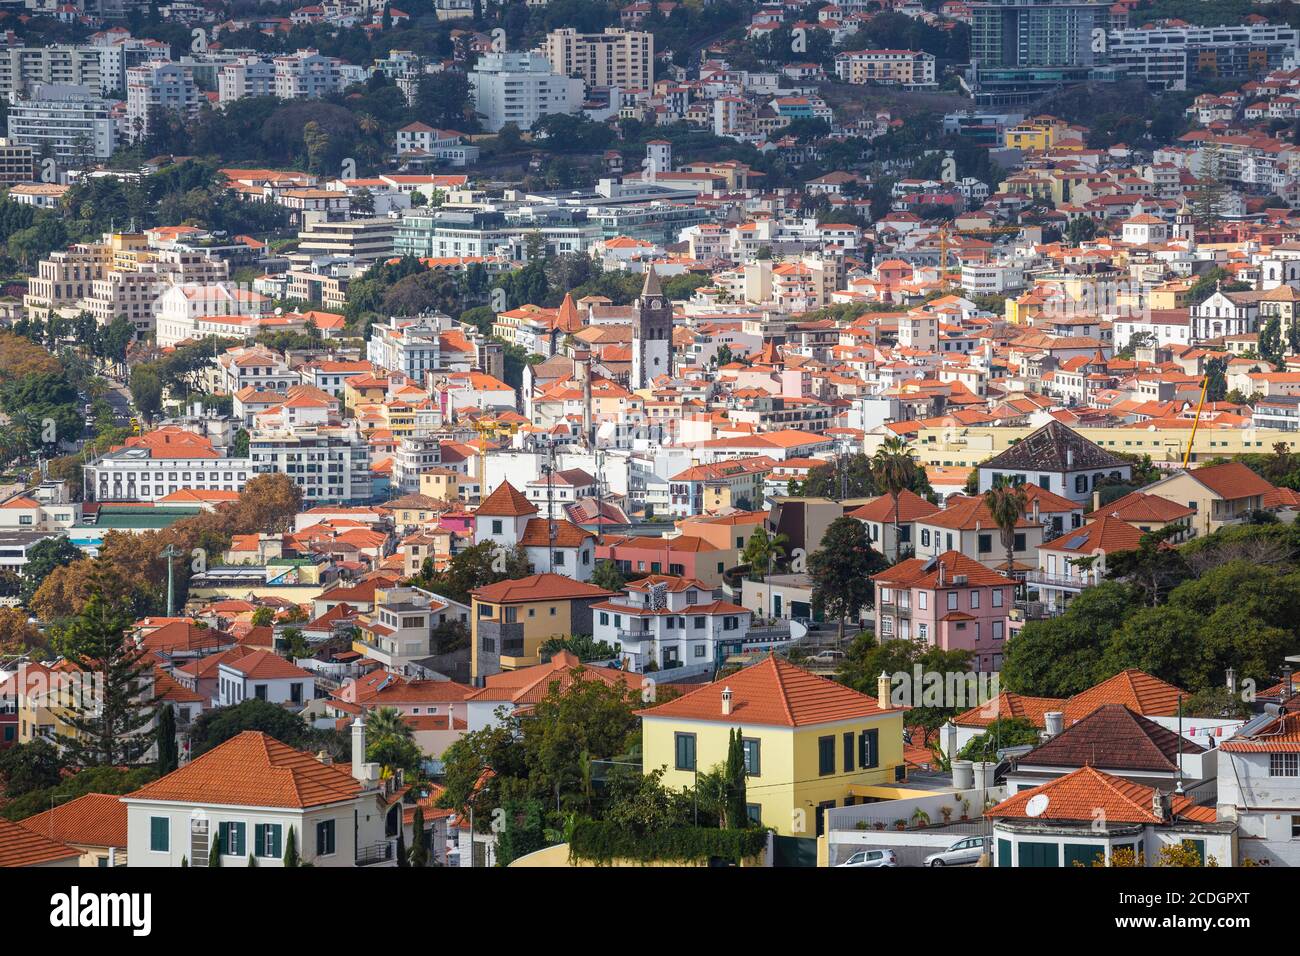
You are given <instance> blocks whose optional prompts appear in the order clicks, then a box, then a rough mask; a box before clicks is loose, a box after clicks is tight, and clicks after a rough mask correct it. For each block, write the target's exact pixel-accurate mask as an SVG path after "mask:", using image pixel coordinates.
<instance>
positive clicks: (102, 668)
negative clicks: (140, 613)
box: [58, 594, 156, 766]
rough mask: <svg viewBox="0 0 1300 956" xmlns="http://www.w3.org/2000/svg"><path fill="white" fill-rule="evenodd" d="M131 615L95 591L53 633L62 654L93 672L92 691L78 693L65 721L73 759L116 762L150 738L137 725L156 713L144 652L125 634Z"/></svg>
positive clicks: (130, 757)
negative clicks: (147, 677)
mask: <svg viewBox="0 0 1300 956" xmlns="http://www.w3.org/2000/svg"><path fill="white" fill-rule="evenodd" d="M131 620H132V618H131V616H130V615H129V614H126V613H124V612H123V611H121V610H120V609H118V608H116V607H114V606H113V605H110V604H109V603H108V601H106V600H105V599H104V598H103V597H102V596H101V595H99V594H94V595H92V596H91V598H90V600H89V601H87V602H86V606H85V608H84V609H83V610H82V612H81V613H80V614H79V615H77V617H75V618H74V619H73V620H72V621H71V623H69V624H68V625H67V627H65V628H63V629H62V630H61V631H60V633H59V635H58V643H59V645H60V647H61V648H62V649H63V652H64V656H65V657H66V658H67V659H68V661H70V662H71V663H72V664H75V665H76V666H77V668H78V669H79V670H80V671H81V673H82V674H84V675H93V677H94V684H95V685H96V686H95V687H94V692H93V693H81V694H78V695H77V696H78V698H79V699H78V700H77V702H76V704H75V706H74V708H73V709H72V711H71V712H70V713H69V714H68V716H66V717H65V718H64V719H65V722H66V723H67V725H68V727H69V728H70V729H71V730H72V731H73V732H74V733H73V735H71V736H69V737H68V738H66V739H65V748H66V751H67V753H68V755H69V757H70V758H71V760H72V762H73V763H76V764H78V765H81V766H87V765H99V764H107V765H109V766H117V765H120V764H129V763H132V762H134V761H135V760H137V759H138V758H139V757H140V756H141V755H142V754H143V753H144V752H145V750H146V749H148V746H149V744H150V743H151V742H152V741H151V740H150V738H149V736H148V735H146V734H144V733H142V731H143V730H144V729H145V728H146V727H148V725H149V724H151V723H152V722H153V720H154V717H155V713H156V711H155V708H154V706H153V705H152V702H151V701H150V699H149V697H150V694H149V687H148V682H147V681H146V679H145V678H146V675H147V674H148V672H149V665H148V663H147V662H146V660H145V657H146V654H147V652H146V651H145V650H144V649H143V648H139V647H136V646H135V644H134V643H133V642H132V641H131V640H130V639H129V638H128V637H127V628H129V627H130V626H131Z"/></svg>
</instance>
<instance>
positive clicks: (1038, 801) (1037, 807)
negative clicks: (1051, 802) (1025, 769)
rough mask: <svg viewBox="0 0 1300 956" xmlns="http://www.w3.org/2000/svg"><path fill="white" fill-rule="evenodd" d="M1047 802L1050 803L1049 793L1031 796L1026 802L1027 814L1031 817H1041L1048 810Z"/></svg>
mask: <svg viewBox="0 0 1300 956" xmlns="http://www.w3.org/2000/svg"><path fill="white" fill-rule="evenodd" d="M1047 803H1048V800H1047V794H1045V793H1036V794H1034V795H1033V796H1032V797H1030V798H1029V802H1028V803H1026V804H1025V815H1026V816H1031V817H1041V816H1042V815H1043V814H1044V813H1046V812H1047Z"/></svg>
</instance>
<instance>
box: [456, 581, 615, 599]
mask: <svg viewBox="0 0 1300 956" xmlns="http://www.w3.org/2000/svg"><path fill="white" fill-rule="evenodd" d="M470 594H472V595H473V596H474V597H475V598H476V599H477V600H479V601H485V602H487V603H489V604H526V603H528V602H530V601H564V600H569V599H572V598H604V597H610V596H611V592H609V591H606V590H605V589H604V588H598V587H596V586H595V585H594V584H586V583H584V582H582V581H575V580H574V579H573V578H570V577H566V576H565V575H563V574H530V575H529V576H528V577H526V578H517V579H515V580H511V581H498V582H497V583H496V584H488V585H486V586H484V587H481V588H475V589H474V590H473V591H471V592H470Z"/></svg>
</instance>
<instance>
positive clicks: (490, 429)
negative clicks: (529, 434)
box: [474, 419, 519, 502]
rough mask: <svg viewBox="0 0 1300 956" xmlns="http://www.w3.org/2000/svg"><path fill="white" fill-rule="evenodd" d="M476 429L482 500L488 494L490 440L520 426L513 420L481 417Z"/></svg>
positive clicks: (511, 432)
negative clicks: (504, 420)
mask: <svg viewBox="0 0 1300 956" xmlns="http://www.w3.org/2000/svg"><path fill="white" fill-rule="evenodd" d="M474 431H476V432H478V437H479V449H478V500H479V501H480V502H482V500H483V498H484V497H485V496H486V494H487V453H488V442H489V441H495V440H496V439H498V438H504V437H506V436H508V435H514V434H515V433H516V432H517V431H519V426H518V425H517V424H514V423H512V422H498V421H495V420H493V419H479V420H478V421H476V422H474Z"/></svg>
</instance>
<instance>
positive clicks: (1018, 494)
mask: <svg viewBox="0 0 1300 956" xmlns="http://www.w3.org/2000/svg"><path fill="white" fill-rule="evenodd" d="M1028 500H1029V498H1028V495H1027V494H1026V493H1025V489H1024V487H1023V486H1021V485H1019V484H999V485H996V486H994V487H992V488H990V489H989V490H988V491H986V492H984V504H985V506H986V507H987V508H988V509H989V514H991V515H992V516H993V523H994V524H996V525H997V528H998V535H999V537H1000V538H1001V539H1002V547H1003V548H1005V549H1006V553H1007V565H1006V571H1007V575H1008V576H1014V575H1015V573H1016V528H1017V527H1018V526H1019V525H1020V522H1021V521H1023V520H1024V517H1025V504H1026V502H1027V501H1028Z"/></svg>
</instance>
